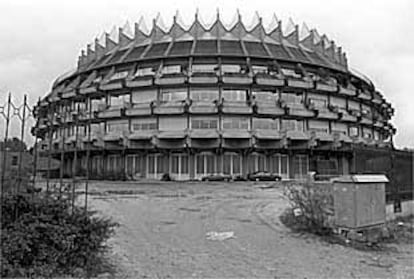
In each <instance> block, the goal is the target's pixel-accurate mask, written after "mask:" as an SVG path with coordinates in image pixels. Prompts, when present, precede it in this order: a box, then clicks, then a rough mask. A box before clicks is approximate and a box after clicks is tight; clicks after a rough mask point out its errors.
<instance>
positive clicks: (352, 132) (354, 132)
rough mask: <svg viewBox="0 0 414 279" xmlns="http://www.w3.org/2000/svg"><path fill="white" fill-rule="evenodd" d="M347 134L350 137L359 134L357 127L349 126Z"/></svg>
mask: <svg viewBox="0 0 414 279" xmlns="http://www.w3.org/2000/svg"><path fill="white" fill-rule="evenodd" d="M349 135H350V136H351V137H357V136H359V129H358V127H356V126H352V127H349Z"/></svg>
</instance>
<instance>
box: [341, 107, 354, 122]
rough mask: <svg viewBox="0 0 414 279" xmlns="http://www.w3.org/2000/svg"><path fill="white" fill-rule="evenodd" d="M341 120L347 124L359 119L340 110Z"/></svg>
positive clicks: (342, 109)
mask: <svg viewBox="0 0 414 279" xmlns="http://www.w3.org/2000/svg"><path fill="white" fill-rule="evenodd" d="M338 116H339V119H340V120H342V121H345V122H356V121H357V120H358V119H357V117H356V116H354V115H352V114H350V113H349V112H348V111H347V110H346V109H344V108H340V109H338Z"/></svg>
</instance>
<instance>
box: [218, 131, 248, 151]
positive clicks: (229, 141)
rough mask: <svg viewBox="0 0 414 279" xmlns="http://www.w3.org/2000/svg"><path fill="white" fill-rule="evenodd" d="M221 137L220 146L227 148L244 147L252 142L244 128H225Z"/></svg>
mask: <svg viewBox="0 0 414 279" xmlns="http://www.w3.org/2000/svg"><path fill="white" fill-rule="evenodd" d="M222 138H223V142H222V147H223V148H227V149H245V148H249V147H251V144H252V142H251V135H250V133H249V132H248V131H244V130H225V131H223V133H222Z"/></svg>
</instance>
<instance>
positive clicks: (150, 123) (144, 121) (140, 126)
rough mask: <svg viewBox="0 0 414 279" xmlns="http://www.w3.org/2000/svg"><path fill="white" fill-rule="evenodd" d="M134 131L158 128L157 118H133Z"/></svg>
mask: <svg viewBox="0 0 414 279" xmlns="http://www.w3.org/2000/svg"><path fill="white" fill-rule="evenodd" d="M131 127H132V131H148V130H156V129H157V120H156V119H155V118H139V119H132V120H131Z"/></svg>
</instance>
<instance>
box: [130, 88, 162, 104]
mask: <svg viewBox="0 0 414 279" xmlns="http://www.w3.org/2000/svg"><path fill="white" fill-rule="evenodd" d="M156 100H157V90H145V91H133V92H132V103H133V104H142V103H151V102H152V101H156Z"/></svg>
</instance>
